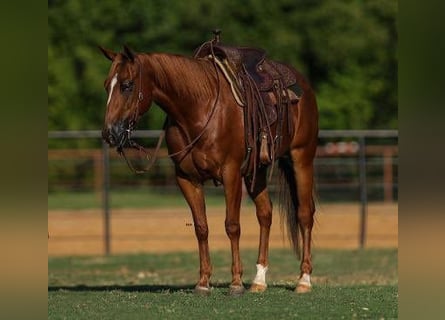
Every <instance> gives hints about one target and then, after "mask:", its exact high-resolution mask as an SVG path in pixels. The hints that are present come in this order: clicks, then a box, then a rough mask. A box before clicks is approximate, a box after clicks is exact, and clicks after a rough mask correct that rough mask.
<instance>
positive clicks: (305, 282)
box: [298, 273, 312, 287]
mask: <svg viewBox="0 0 445 320" xmlns="http://www.w3.org/2000/svg"><path fill="white" fill-rule="evenodd" d="M298 284H299V285H300V284H301V285H304V286H307V287H312V285H311V276H310V275H309V274H307V273H303V275H302V276H301V278H300V280H298Z"/></svg>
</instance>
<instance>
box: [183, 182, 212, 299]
mask: <svg viewBox="0 0 445 320" xmlns="http://www.w3.org/2000/svg"><path fill="white" fill-rule="evenodd" d="M176 180H177V182H178V185H179V187H180V189H181V191H182V193H183V194H184V197H185V199H186V200H187V203H188V204H189V206H190V209H191V211H192V215H193V222H194V226H195V234H196V238H197V240H198V247H199V264H200V278H199V281H198V283H197V285H196V287H195V292H196V293H198V294H209V293H210V276H211V273H212V265H211V262H210V254H209V243H208V235H209V229H208V225H207V217H206V211H205V201H204V192H203V188H202V185H196V184H193V183H192V182H191V181H189V180H187V179H185V178H182V177H180V176H176Z"/></svg>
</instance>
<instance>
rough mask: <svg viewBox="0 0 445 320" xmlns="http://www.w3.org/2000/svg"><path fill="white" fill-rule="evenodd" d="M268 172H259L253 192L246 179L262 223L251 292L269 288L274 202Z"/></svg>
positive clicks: (258, 217)
mask: <svg viewBox="0 0 445 320" xmlns="http://www.w3.org/2000/svg"><path fill="white" fill-rule="evenodd" d="M266 173H267V170H266V168H264V169H263V170H261V171H260V172H258V174H257V177H256V183H255V187H254V190H253V192H251V191H250V190H251V181H250V180H248V179H246V180H245V182H246V187H247V190H248V192H249V195H250V197H251V198H252V200H253V201H254V203H255V208H256V215H257V219H258V223H259V225H260V242H259V247H258V260H257V264H256V268H257V273H256V276H255V279H254V280H253V282H252V286H251V287H250V292H264V291H265V290H266V288H267V283H266V272H267V269H268V266H269V234H270V226H271V224H272V203H271V201H270V198H269V194H268V192H267V189H266Z"/></svg>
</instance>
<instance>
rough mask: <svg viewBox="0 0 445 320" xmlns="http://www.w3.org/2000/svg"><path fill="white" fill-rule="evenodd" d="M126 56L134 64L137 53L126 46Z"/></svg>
mask: <svg viewBox="0 0 445 320" xmlns="http://www.w3.org/2000/svg"><path fill="white" fill-rule="evenodd" d="M124 55H125V56H126V57H127V58H128V60H130V61H131V62H133V61H134V57H135V56H136V53H135V52H134V51H133V50H131V49H130V48H129V47H128V46H127V45H125V44H124Z"/></svg>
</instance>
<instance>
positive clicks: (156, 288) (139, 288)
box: [48, 283, 295, 293]
mask: <svg viewBox="0 0 445 320" xmlns="http://www.w3.org/2000/svg"><path fill="white" fill-rule="evenodd" d="M244 285H245V287H246V289H247V290H248V289H249V288H250V286H251V284H250V283H249V284H247V283H245V284H244ZM229 286H230V283H217V284H212V285H211V287H212V288H215V289H228V288H229ZM268 287H269V288H279V289H285V290H288V291H294V290H295V287H292V286H290V285H283V284H272V285H269V286H268ZM194 289H195V285H194V284H193V285H192V284H186V285H98V286H89V285H83V284H81V285H75V286H48V292H55V291H70V292H91V291H97V292H102V291H114V290H119V291H124V292H150V293H166V292H185V293H193V292H194Z"/></svg>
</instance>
